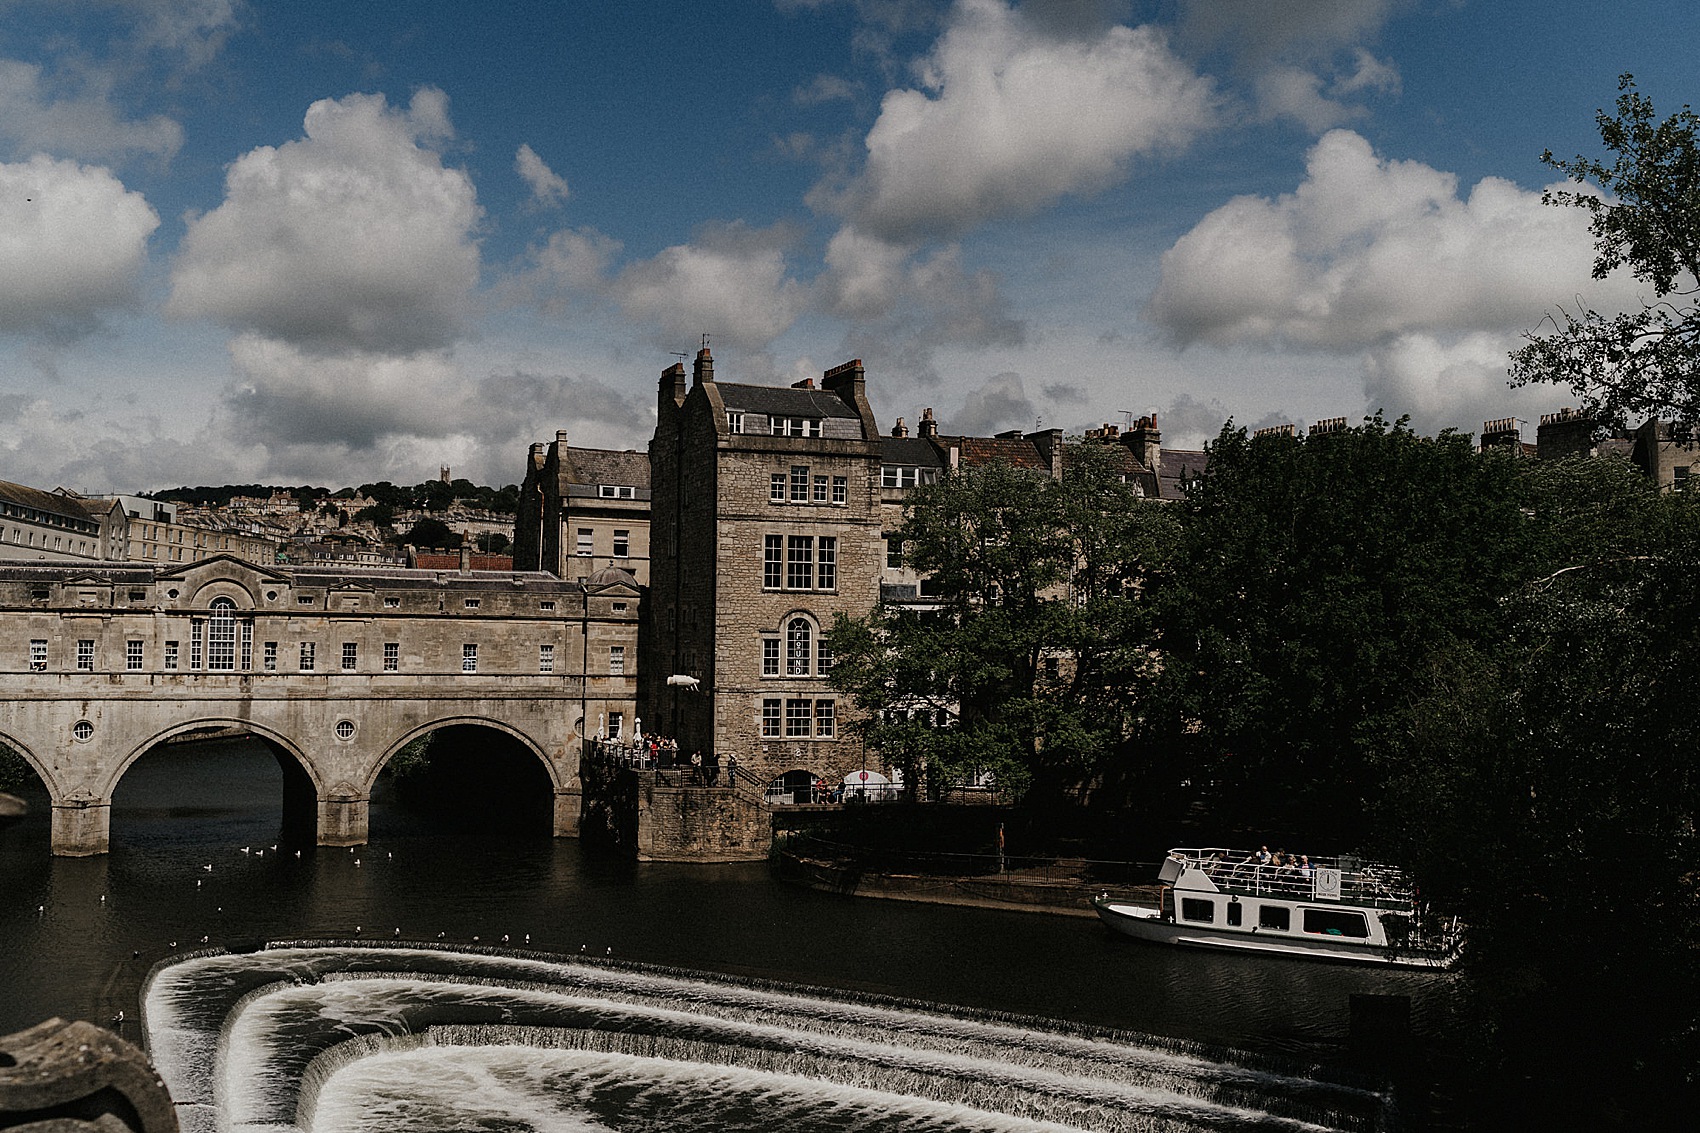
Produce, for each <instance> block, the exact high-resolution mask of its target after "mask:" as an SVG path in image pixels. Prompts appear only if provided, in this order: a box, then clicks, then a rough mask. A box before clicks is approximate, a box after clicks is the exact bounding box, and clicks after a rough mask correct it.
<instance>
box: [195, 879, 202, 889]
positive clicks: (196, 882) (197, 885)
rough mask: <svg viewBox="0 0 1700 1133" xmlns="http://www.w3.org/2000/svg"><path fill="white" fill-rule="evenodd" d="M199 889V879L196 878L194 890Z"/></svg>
mask: <svg viewBox="0 0 1700 1133" xmlns="http://www.w3.org/2000/svg"><path fill="white" fill-rule="evenodd" d="M200 887H201V879H200V878H198V877H197V878H195V888H196V889H199V888H200Z"/></svg>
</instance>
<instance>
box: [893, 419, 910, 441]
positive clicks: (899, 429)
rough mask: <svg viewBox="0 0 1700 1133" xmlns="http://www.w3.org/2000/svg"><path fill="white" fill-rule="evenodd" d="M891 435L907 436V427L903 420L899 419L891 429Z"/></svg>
mask: <svg viewBox="0 0 1700 1133" xmlns="http://www.w3.org/2000/svg"><path fill="white" fill-rule="evenodd" d="M891 435H892V436H894V437H907V436H908V435H909V426H907V425H905V424H904V423H903V418H901V417H899V418H898V419H897V424H895V425H893V426H892V427H891Z"/></svg>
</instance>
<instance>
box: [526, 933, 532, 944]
mask: <svg viewBox="0 0 1700 1133" xmlns="http://www.w3.org/2000/svg"><path fill="white" fill-rule="evenodd" d="M525 942H526V943H527V944H530V943H531V934H530V933H529V932H528V933H526V934H525Z"/></svg>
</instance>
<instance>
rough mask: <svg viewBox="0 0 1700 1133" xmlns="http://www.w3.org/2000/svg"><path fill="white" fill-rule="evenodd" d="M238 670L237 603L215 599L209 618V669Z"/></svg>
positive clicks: (218, 670) (209, 610) (217, 670)
mask: <svg viewBox="0 0 1700 1133" xmlns="http://www.w3.org/2000/svg"><path fill="white" fill-rule="evenodd" d="M235 668H236V603H235V602H232V601H231V600H230V599H229V598H214V599H213V601H212V605H211V606H210V607H208V616H207V669H208V670H210V671H213V672H226V673H228V672H232V671H234V670H235Z"/></svg>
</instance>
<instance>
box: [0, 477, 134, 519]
mask: <svg viewBox="0 0 1700 1133" xmlns="http://www.w3.org/2000/svg"><path fill="white" fill-rule="evenodd" d="M0 500H5V501H6V502H7V503H11V504H17V505H18V506H19V507H27V508H34V509H35V510H36V511H44V512H47V513H48V514H49V515H64V516H69V517H70V518H72V519H99V518H100V517H101V516H102V515H104V514H106V508H102V509H101V510H100V511H94V510H92V509H91V508H89V507H88V506H87V505H86V503H85V502H84V501H83V500H80V499H76V498H74V497H71V496H61V495H58V494H57V493H54V492H44V491H42V490H41V489H40V488H30V487H27V486H25V485H23V484H14V483H12V482H11V481H10V480H0ZM107 506H109V507H110V506H111V505H107Z"/></svg>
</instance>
